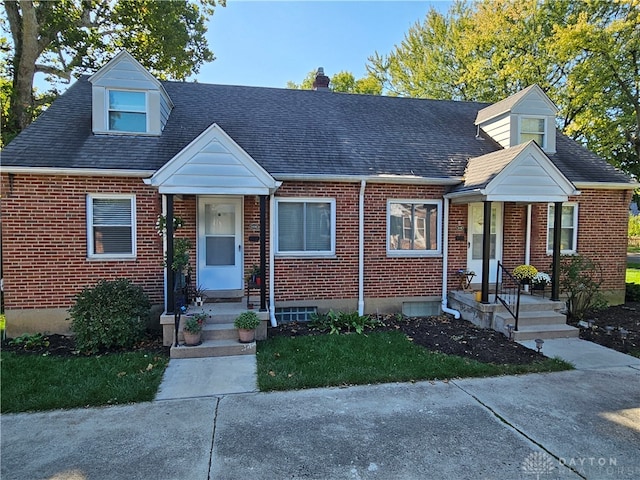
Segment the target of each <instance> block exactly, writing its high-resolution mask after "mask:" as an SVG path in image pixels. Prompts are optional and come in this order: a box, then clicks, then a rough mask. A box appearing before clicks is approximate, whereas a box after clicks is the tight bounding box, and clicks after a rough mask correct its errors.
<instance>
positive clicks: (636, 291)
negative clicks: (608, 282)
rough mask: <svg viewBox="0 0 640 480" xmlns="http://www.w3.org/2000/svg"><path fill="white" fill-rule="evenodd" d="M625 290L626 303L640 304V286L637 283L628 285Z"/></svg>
mask: <svg viewBox="0 0 640 480" xmlns="http://www.w3.org/2000/svg"><path fill="white" fill-rule="evenodd" d="M626 286H627V288H626V290H625V296H624V300H625V302H640V285H638V284H637V283H627V285H626Z"/></svg>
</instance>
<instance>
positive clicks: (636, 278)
mask: <svg viewBox="0 0 640 480" xmlns="http://www.w3.org/2000/svg"><path fill="white" fill-rule="evenodd" d="M626 282H627V283H638V284H640V264H638V263H630V264H628V265H627V275H626Z"/></svg>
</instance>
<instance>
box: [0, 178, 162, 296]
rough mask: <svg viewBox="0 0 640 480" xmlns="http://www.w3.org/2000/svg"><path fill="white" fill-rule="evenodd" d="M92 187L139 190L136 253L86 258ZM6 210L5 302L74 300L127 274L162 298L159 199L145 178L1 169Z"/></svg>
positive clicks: (99, 190) (106, 190) (111, 190)
mask: <svg viewBox="0 0 640 480" xmlns="http://www.w3.org/2000/svg"><path fill="white" fill-rule="evenodd" d="M88 193H123V194H135V195H136V210H137V211H136V216H137V258H135V259H133V260H87V221H86V195H87V194H88ZM1 211H2V255H3V276H4V287H5V307H6V308H8V309H22V308H68V307H69V306H71V304H72V303H73V296H74V295H75V294H77V293H79V292H80V290H82V288H84V287H86V286H91V285H94V284H95V283H96V282H97V281H98V280H99V279H103V278H104V279H115V278H122V277H126V278H129V279H131V280H132V281H133V282H135V283H137V284H140V285H142V287H143V288H144V290H145V291H146V292H147V294H148V295H149V296H150V297H151V300H152V301H153V302H154V303H161V302H162V292H163V268H162V261H163V254H162V241H161V239H160V236H159V235H157V233H156V231H155V222H156V218H157V215H158V214H159V212H160V199H159V196H158V195H157V193H156V192H155V191H154V190H153V189H151V188H149V187H147V186H145V185H144V184H143V182H142V180H141V179H125V178H107V177H71V176H53V177H51V176H37V175H23V174H16V175H12V180H11V185H10V183H9V176H8V175H2V204H1Z"/></svg>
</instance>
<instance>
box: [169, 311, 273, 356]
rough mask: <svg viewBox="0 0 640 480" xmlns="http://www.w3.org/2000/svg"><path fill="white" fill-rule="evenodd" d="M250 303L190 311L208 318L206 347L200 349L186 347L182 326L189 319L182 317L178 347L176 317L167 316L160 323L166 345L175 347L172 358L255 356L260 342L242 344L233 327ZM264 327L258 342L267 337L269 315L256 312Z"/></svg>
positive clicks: (258, 331) (205, 331)
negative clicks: (175, 336) (176, 342)
mask: <svg viewBox="0 0 640 480" xmlns="http://www.w3.org/2000/svg"><path fill="white" fill-rule="evenodd" d="M246 305H247V303H246V301H243V302H229V303H205V304H204V305H203V306H202V307H195V306H191V307H189V311H188V312H187V313H189V314H193V313H199V312H204V313H206V314H207V315H208V318H207V320H206V323H205V325H204V328H203V329H202V343H200V345H194V346H186V345H184V337H183V335H182V323H183V321H184V317H185V315H181V318H180V325H179V329H178V346H177V347H176V346H175V341H174V335H175V323H174V321H175V320H174V315H173V314H171V315H167V314H163V315H162V316H161V317H160V323H161V325H162V331H163V344H164V345H165V346H171V354H170V357H171V358H203V357H226V356H234V355H255V353H256V342H251V343H240V341H239V340H238V330H237V329H236V328H235V327H234V326H233V321H234V320H235V318H236V317H237V316H238V315H239V314H240V313H242V312H245V311H247V308H246ZM255 312H256V313H257V314H258V317H259V318H260V320H262V323H261V324H260V326H259V327H258V329H257V330H256V339H257V340H263V339H265V338H266V337H267V321H268V319H269V313H268V312H260V311H258V310H255Z"/></svg>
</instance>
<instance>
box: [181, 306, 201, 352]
mask: <svg viewBox="0 0 640 480" xmlns="http://www.w3.org/2000/svg"><path fill="white" fill-rule="evenodd" d="M206 319H207V314H206V313H196V314H195V315H188V316H186V317H185V320H184V325H183V327H182V334H183V335H184V343H185V345H199V344H200V342H201V339H202V328H203V326H204V322H205V320H206Z"/></svg>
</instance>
